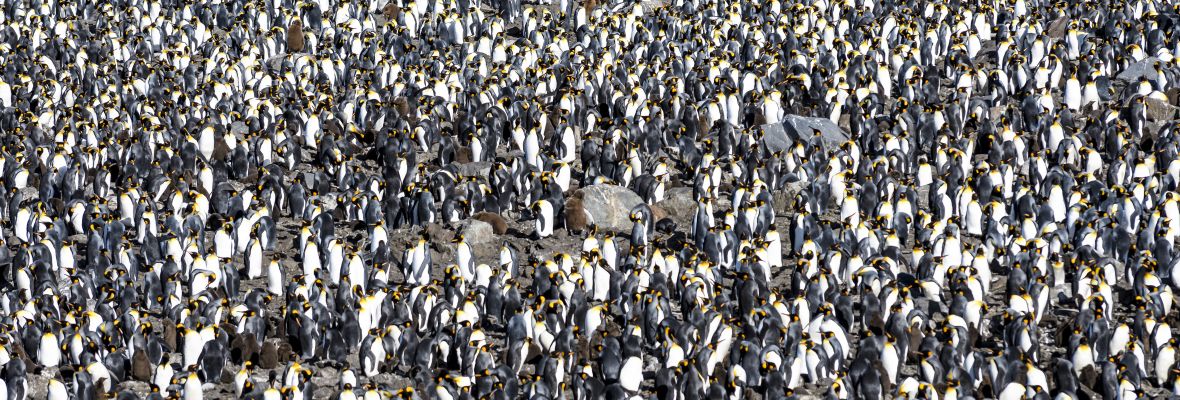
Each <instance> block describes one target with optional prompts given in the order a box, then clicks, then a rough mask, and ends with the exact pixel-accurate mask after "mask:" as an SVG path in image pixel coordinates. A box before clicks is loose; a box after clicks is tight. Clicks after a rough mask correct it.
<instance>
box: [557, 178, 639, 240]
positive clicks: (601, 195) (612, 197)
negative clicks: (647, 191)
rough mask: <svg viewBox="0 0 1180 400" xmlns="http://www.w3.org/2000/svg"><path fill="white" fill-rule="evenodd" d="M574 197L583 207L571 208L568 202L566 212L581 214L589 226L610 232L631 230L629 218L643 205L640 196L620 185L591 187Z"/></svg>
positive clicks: (580, 191) (585, 188)
mask: <svg viewBox="0 0 1180 400" xmlns="http://www.w3.org/2000/svg"><path fill="white" fill-rule="evenodd" d="M574 196H575V197H577V198H578V199H579V200H581V206H582V207H581V208H580V209H578V208H570V207H569V205H570V202H566V205H567V209H566V212H570V213H574V212H581V213H583V215H585V216H586V220H587V221H586V222H587V223H588V224H593V225H597V226H598V228H599V229H604V230H609V231H624V230H629V229H631V225H632V223H631V219H630V218H628V217H629V216H630V214H631V209H632V208H635V206H638V205H640V204H643V199H641V198H639V195H637V194H635V192H632V191H631V190H630V189H627V188H625V187H622V186H618V185H607V184H599V185H590V186H587V187H584V188H581V189H579V190H578V191H577V192H575V193H574Z"/></svg>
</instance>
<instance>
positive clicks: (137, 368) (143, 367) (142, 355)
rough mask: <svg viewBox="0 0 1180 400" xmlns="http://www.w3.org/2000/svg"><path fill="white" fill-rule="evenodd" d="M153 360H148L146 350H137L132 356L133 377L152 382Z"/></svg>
mask: <svg viewBox="0 0 1180 400" xmlns="http://www.w3.org/2000/svg"><path fill="white" fill-rule="evenodd" d="M153 369H154V368H152V362H151V360H148V356H147V351H146V350H142V349H140V350H137V351H136V352H135V355H134V356H132V357H131V377H132V378H134V379H135V380H137V381H140V382H150V381H151V379H152V372H153Z"/></svg>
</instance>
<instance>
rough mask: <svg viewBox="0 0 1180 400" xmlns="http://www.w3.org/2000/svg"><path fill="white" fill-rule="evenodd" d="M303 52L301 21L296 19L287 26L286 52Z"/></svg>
mask: <svg viewBox="0 0 1180 400" xmlns="http://www.w3.org/2000/svg"><path fill="white" fill-rule="evenodd" d="M300 51H303V21H300V20H298V19H296V20H294V21H291V24H290V25H287V52H288V53H296V52H300Z"/></svg>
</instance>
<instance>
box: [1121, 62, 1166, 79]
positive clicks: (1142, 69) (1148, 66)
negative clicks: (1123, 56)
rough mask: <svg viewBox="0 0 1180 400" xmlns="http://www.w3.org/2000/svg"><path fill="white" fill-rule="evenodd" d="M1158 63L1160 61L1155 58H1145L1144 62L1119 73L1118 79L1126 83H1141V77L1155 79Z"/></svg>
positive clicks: (1132, 65)
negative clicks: (1156, 64)
mask: <svg viewBox="0 0 1180 400" xmlns="http://www.w3.org/2000/svg"><path fill="white" fill-rule="evenodd" d="M1158 61H1159V59H1158V58H1155V57H1147V58H1144V59H1143V60H1142V61H1139V62H1137V63H1134V64H1131V65H1129V66H1127V69H1125V70H1123V72H1121V73H1119V75H1118V76H1117V77H1116V78H1117V79H1118V80H1120V81H1122V82H1124V83H1135V82H1139V78H1140V77H1146V78H1147V79H1155V78H1156V73H1155V63H1156V62H1158Z"/></svg>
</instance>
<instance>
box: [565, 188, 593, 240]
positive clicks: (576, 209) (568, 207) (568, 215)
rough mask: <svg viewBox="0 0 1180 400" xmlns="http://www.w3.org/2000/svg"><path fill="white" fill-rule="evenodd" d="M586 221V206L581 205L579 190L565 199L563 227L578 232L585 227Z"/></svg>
mask: <svg viewBox="0 0 1180 400" xmlns="http://www.w3.org/2000/svg"><path fill="white" fill-rule="evenodd" d="M587 223H589V220H588V219H587V218H586V208H585V207H584V206H582V197H581V192H577V193H575V194H574V195H573V196H570V198H569V199H568V200H566V201H565V228H566V229H568V230H569V231H570V232H574V233H580V232H582V231H583V230H585V229H586V225H587Z"/></svg>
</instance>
